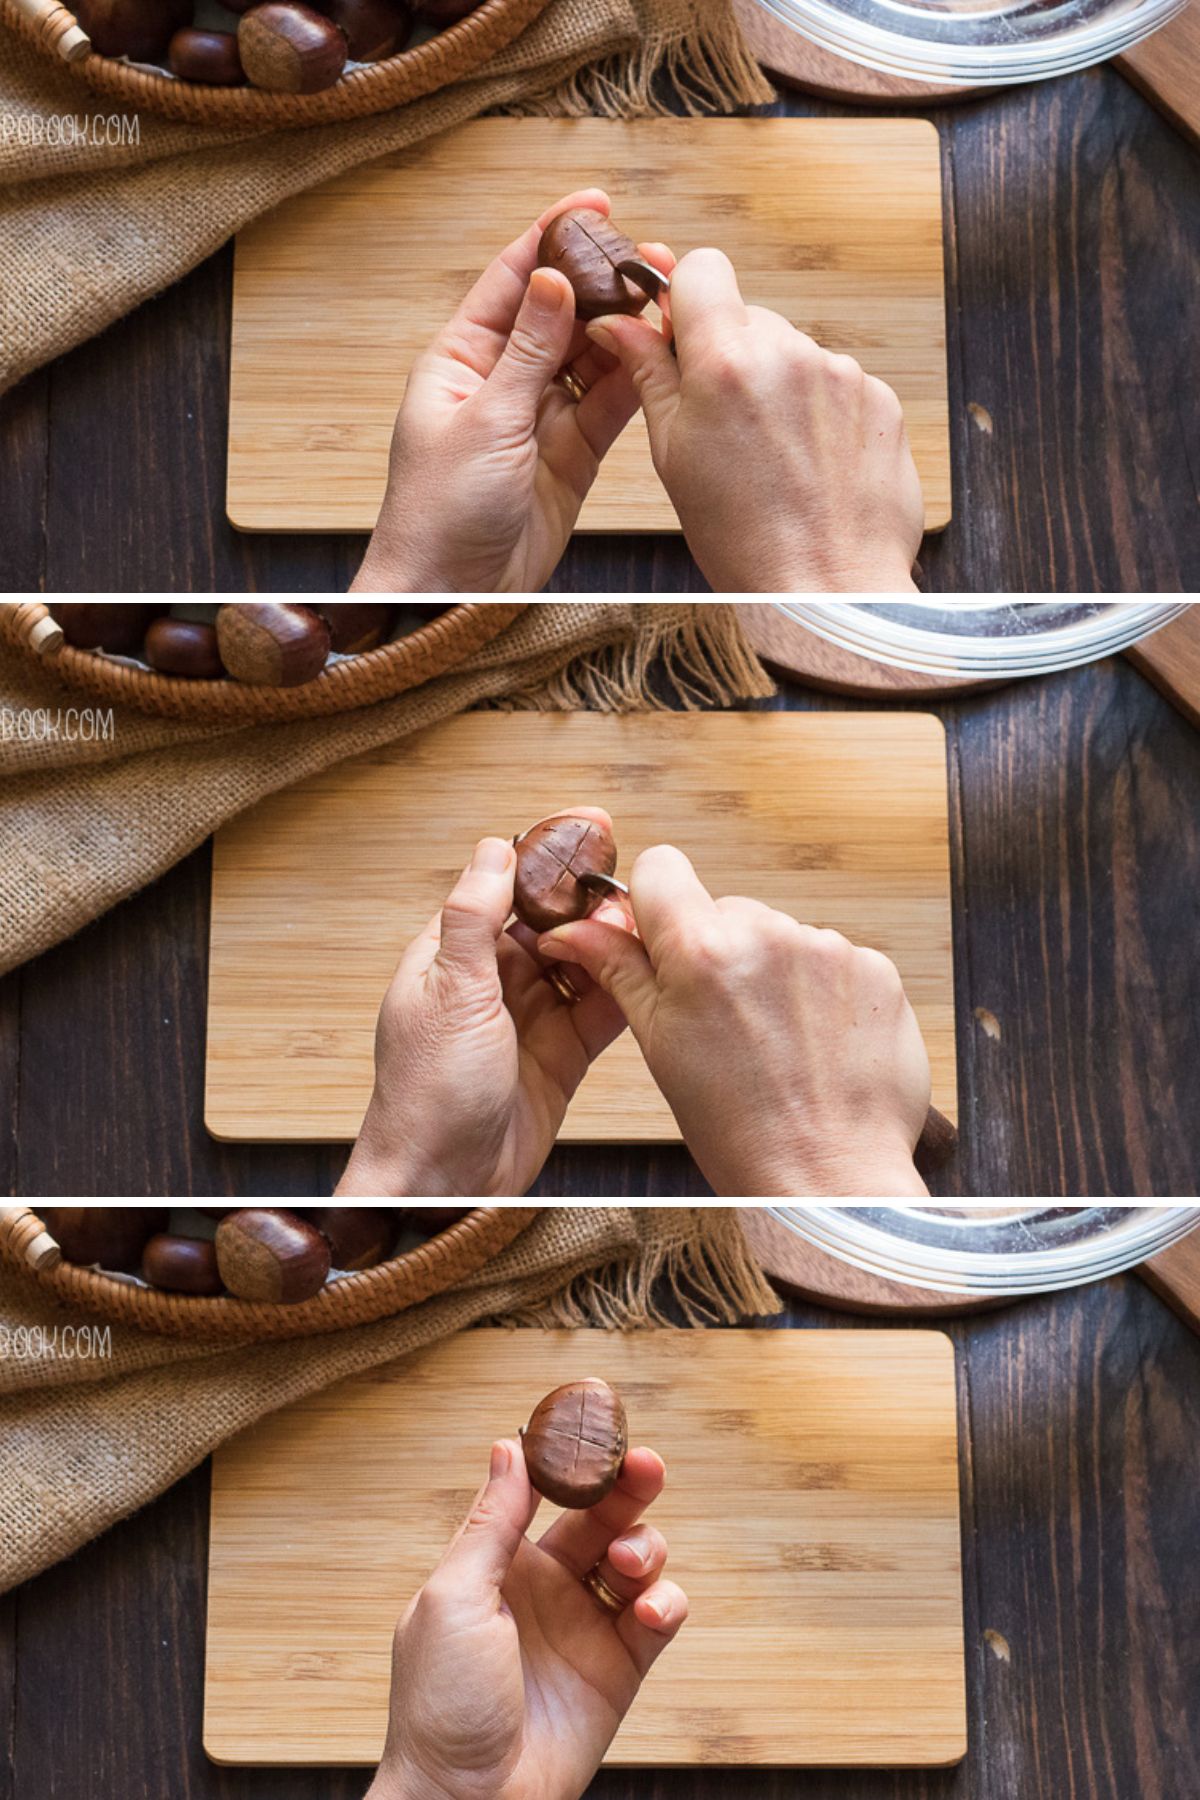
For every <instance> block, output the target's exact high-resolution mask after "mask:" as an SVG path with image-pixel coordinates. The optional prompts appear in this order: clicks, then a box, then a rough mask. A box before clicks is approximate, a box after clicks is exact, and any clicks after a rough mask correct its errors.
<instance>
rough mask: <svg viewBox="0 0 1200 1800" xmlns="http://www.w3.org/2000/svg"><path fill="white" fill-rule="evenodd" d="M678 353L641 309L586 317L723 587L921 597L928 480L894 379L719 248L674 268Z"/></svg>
mask: <svg viewBox="0 0 1200 1800" xmlns="http://www.w3.org/2000/svg"><path fill="white" fill-rule="evenodd" d="M670 315H671V322H672V326H673V329H674V335H675V345H676V350H677V352H678V360H676V359H675V357H673V356H672V355H671V353H670V349H669V347H668V343H667V340H666V339H665V338H664V336H663V335H662V333H661V332H659V331H657V330H655V329H654V327H653V326H652V325H651V324H650V323H649V321H647V320H646V319H643V318H625V317H618V316H611V317H606V318H603V319H596V320H593V321H592V323H591V324H590V325H589V326H588V327H587V334H588V336H589V337H590V338H591V340H592V342H593V343H594V344H595V345H597V346H598V347H599V348H601V349H603V350H606V351H611V352H612V353H613V354H614V355H615V356H617V357H619V358H620V361H621V364H622V366H623V367H624V368H625V369H626V370H627V371H628V373H629V376H630V378H631V380H632V382H633V385H634V387H635V388H636V390H637V393H638V396H639V398H640V400H641V403H642V407H643V410H644V412H645V414H646V423H647V425H648V426H649V430H650V447H651V450H652V451H653V454H654V466H655V468H656V469H657V470H658V473H659V475H660V477H661V479H662V482H663V485H664V486H665V488H666V490H667V492H668V494H669V495H670V496H671V500H672V501H673V503H674V506H675V510H676V512H677V513H678V514H679V522H680V524H681V525H682V526H683V530H684V534H685V536H686V537H687V541H688V544H689V546H690V548H691V551H692V554H693V556H694V557H695V558H696V561H697V563H699V565H700V568H701V569H702V570H703V572H704V575H705V576H706V578H707V579H708V581H709V582H710V584H711V585H712V587H713V588H715V589H716V590H717V591H718V592H734V593H738V592H742V591H743V590H748V589H765V590H770V591H777V592H799V591H804V590H808V591H814V592H839V591H843V592H844V591H850V592H856V591H860V590H864V589H876V590H882V591H889V592H904V593H911V592H915V589H914V587H913V582H912V565H913V562H914V560H915V558H916V554H917V550H918V548H919V546H920V543H921V532H922V528H923V507H922V502H921V484H920V481H919V479H918V477H917V471H916V466H915V464H914V462H913V459H912V452H911V450H910V449H909V443H908V435H907V432H906V431H905V427H904V416H903V414H902V412H901V410H900V402H899V400H897V398H896V396H895V394H894V393H893V392H892V390H891V388H889V387H887V386H885V384H884V383H883V382H882V381H877V380H876V379H875V378H874V377H873V376H871V375H866V374H864V373H863V371H862V369H861V368H860V367H859V365H858V364H857V363H856V362H855V361H854V359H853V358H852V357H849V356H834V355H831V354H830V353H829V352H828V351H827V350H823V349H821V347H820V345H819V344H816V343H814V342H813V340H812V338H810V337H806V336H805V335H804V333H803V332H802V331H797V330H796V329H795V327H794V326H793V325H791V324H789V323H788V321H787V320H786V319H784V318H782V317H781V316H780V314H778V313H775V312H771V311H769V310H768V309H767V308H766V307H762V306H747V305H746V303H745V301H744V300H743V299H742V296H741V293H740V292H739V289H738V284H737V277H736V276H735V274H734V271H733V268H732V266H731V264H730V262H729V260H728V258H727V257H725V256H723V255H722V254H721V252H720V251H719V250H693V251H692V252H691V253H690V254H689V255H687V256H685V257H684V258H683V260H682V261H681V262H680V263H679V265H678V267H677V268H676V269H675V271H674V273H673V274H672V276H671V295H670Z"/></svg>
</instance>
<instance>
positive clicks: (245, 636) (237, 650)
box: [217, 13, 330, 687]
mask: <svg viewBox="0 0 1200 1800" xmlns="http://www.w3.org/2000/svg"><path fill="white" fill-rule="evenodd" d="M246 16H247V18H249V17H251V16H252V15H251V14H249V13H248V14H247V15H246ZM217 645H218V648H219V650H220V653H221V661H222V662H223V663H224V665H225V667H226V668H227V669H228V671H229V673H230V674H231V675H232V676H234V677H235V679H236V680H238V681H252V682H260V683H263V684H265V685H266V686H267V687H299V686H300V685H301V684H302V683H303V682H306V681H311V680H312V679H313V677H314V676H316V675H319V674H320V673H321V670H322V669H323V668H324V667H325V659H326V657H327V656H328V655H329V645H330V635H329V627H328V625H327V624H326V623H325V621H324V619H322V618H321V616H320V614H319V613H316V612H314V611H313V609H312V607H311V606H291V605H286V604H280V603H278V602H276V601H248V602H247V601H238V602H233V603H231V604H230V605H228V606H223V607H222V608H221V609H220V611H219V612H218V614H217Z"/></svg>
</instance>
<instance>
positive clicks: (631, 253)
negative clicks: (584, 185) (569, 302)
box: [538, 206, 650, 319]
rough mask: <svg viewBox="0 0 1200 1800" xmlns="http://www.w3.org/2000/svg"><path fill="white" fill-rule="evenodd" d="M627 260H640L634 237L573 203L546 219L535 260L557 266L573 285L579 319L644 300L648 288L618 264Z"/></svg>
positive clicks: (638, 307)
mask: <svg viewBox="0 0 1200 1800" xmlns="http://www.w3.org/2000/svg"><path fill="white" fill-rule="evenodd" d="M626 261H633V262H638V263H640V262H641V261H642V258H641V257H640V256H639V254H638V247H637V245H636V244H635V243H634V241H633V239H632V238H628V237H626V236H625V233H624V232H623V231H618V229H617V227H616V226H615V225H614V224H613V222H612V220H611V219H608V218H606V217H605V215H604V214H603V213H601V212H596V211H594V210H593V209H592V208H591V207H589V206H577V207H573V208H572V209H571V211H570V212H563V213H559V215H558V217H557V218H554V219H551V221H550V223H549V224H548V225H547V227H546V229H545V231H543V233H542V239H541V243H540V244H539V245H538V262H539V263H540V264H542V265H543V267H545V268H548V269H561V271H562V273H563V274H564V275H565V276H566V278H567V280H568V281H569V282H570V284H571V286H572V288H573V289H574V292H575V313H576V317H577V318H580V319H598V318H600V317H601V315H602V314H604V313H640V312H641V311H642V310H643V308H644V307H646V306H648V305H649V303H650V295H649V293H648V292H647V291H645V290H644V289H643V288H641V287H639V286H638V285H637V283H636V282H633V281H630V280H629V278H628V276H626V275H622V274H621V272H620V269H619V268H618V266H617V265H618V264H619V263H622V262H626Z"/></svg>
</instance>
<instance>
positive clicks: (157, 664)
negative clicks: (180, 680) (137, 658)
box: [143, 618, 225, 681]
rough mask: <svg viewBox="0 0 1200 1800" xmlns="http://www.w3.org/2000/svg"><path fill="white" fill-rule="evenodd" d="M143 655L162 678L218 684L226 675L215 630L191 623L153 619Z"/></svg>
mask: <svg viewBox="0 0 1200 1800" xmlns="http://www.w3.org/2000/svg"><path fill="white" fill-rule="evenodd" d="M143 654H144V656H145V659H146V661H147V662H148V663H149V664H150V667H151V668H152V669H157V670H158V671H159V673H160V674H162V675H187V676H190V677H191V678H192V679H194V680H197V681H219V680H220V678H221V676H222V675H224V673H225V670H224V668H223V666H222V663H221V653H220V651H219V650H218V649H217V633H216V629H215V627H214V626H212V625H198V624H195V623H194V622H193V621H192V620H191V619H169V618H168V619H155V620H154V622H153V623H152V624H151V626H150V629H149V631H148V632H147V633H146V644H145V649H144V652H143Z"/></svg>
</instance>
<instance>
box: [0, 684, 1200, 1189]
mask: <svg viewBox="0 0 1200 1800" xmlns="http://www.w3.org/2000/svg"><path fill="white" fill-rule="evenodd" d="M770 704H774V705H778V706H781V707H810V708H816V709H820V708H827V707H836V706H839V705H848V706H852V705H854V704H855V703H853V702H839V701H836V700H833V699H831V698H826V697H823V696H819V695H815V694H811V693H805V692H804V691H803V690H802V689H800V688H798V687H785V688H783V689H782V690H781V692H780V694H779V696H778V697H777V699H776V700H775V701H774V702H771V703H770ZM938 710H939V712H940V714H941V716H942V718H943V719H944V721H945V724H946V730H947V744H948V764H949V780H950V817H951V853H952V884H953V898H954V918H955V983H956V994H957V1002H958V1058H959V1091H960V1099H961V1113H962V1124H963V1141H962V1145H961V1148H960V1151H959V1154H958V1155H957V1156H956V1158H955V1160H954V1161H953V1162H952V1163H951V1165H950V1166H949V1167H948V1168H947V1169H946V1170H945V1171H944V1172H943V1173H942V1175H941V1176H940V1177H939V1188H940V1191H942V1192H945V1193H950V1194H953V1193H961V1192H965V1193H973V1194H1016V1195H1031V1194H1032V1195H1039V1194H1050V1195H1062V1196H1067V1197H1079V1196H1084V1197H1086V1196H1089V1195H1093V1196H1103V1195H1117V1196H1122V1195H1131V1194H1134V1195H1140V1196H1147V1197H1154V1196H1167V1197H1183V1196H1190V1195H1194V1194H1196V1193H1197V1191H1200V957H1198V955H1197V946H1198V945H1200V733H1197V732H1196V731H1194V730H1193V729H1192V728H1191V727H1190V726H1189V725H1187V724H1186V723H1185V722H1184V720H1183V719H1182V718H1181V717H1180V716H1179V714H1178V713H1176V712H1175V711H1174V710H1173V709H1172V707H1171V706H1170V705H1168V703H1167V702H1166V701H1165V700H1164V699H1163V698H1162V697H1161V696H1160V695H1159V694H1158V693H1157V692H1156V691H1155V690H1154V689H1153V688H1152V687H1151V686H1150V685H1149V683H1148V682H1146V681H1145V680H1144V679H1143V677H1142V676H1141V675H1139V674H1138V673H1137V672H1136V670H1134V669H1133V668H1132V667H1130V666H1129V665H1128V664H1127V663H1125V662H1124V661H1123V660H1116V661H1112V662H1105V663H1101V664H1097V665H1094V666H1092V667H1091V668H1087V669H1080V670H1076V671H1073V672H1070V673H1067V674H1064V675H1060V676H1055V677H1050V678H1046V679H1044V680H1039V681H1035V682H1032V683H1029V684H1026V685H1023V686H1014V687H1010V688H1006V689H1001V690H998V691H995V692H992V693H987V694H980V695H975V696H972V697H969V698H966V699H959V700H955V701H953V702H947V703H945V704H943V705H941V706H940V707H939V708H938ZM208 889H209V853H208V851H207V849H205V850H201V851H198V852H197V853H196V854H195V855H194V856H192V857H190V858H188V860H187V861H186V862H184V863H182V864H181V865H180V866H179V867H178V868H176V869H175V870H173V871H172V872H171V873H170V874H169V875H167V876H166V877H165V878H164V879H163V880H162V881H160V882H159V883H158V884H157V885H156V886H154V887H152V888H150V889H148V890H147V891H146V892H144V893H143V894H141V895H138V896H137V897H135V898H134V899H133V900H131V901H129V902H128V903H127V904H125V905H124V906H122V907H119V908H117V909H116V910H115V911H114V912H112V913H110V914H109V915H108V916H107V917H105V918H103V919H101V920H99V921H98V922H97V923H96V924H95V925H93V926H91V927H90V928H89V929H88V930H86V931H84V932H83V933H81V934H80V935H79V936H78V937H77V938H76V939H74V940H73V941H72V942H70V943H68V944H65V945H63V946H61V947H60V948H58V949H56V950H54V951H51V952H50V953H48V954H47V955H45V956H43V957H41V958H40V959H39V960H38V961H37V962H35V963H33V964H30V965H29V966H27V967H26V968H25V969H23V970H18V971H17V972H16V973H15V974H13V975H11V976H9V977H8V979H7V980H5V981H2V982H0V1193H3V1192H8V1191H12V1192H15V1193H18V1194H21V1195H48V1194H58V1195H71V1194H95V1195H122V1194H133V1195H139V1194H145V1195H153V1194H158V1193H173V1194H178V1195H215V1196H218V1197H220V1196H222V1195H234V1196H237V1195H244V1194H247V1193H249V1194H262V1195H289V1194H290V1195H296V1194H311V1193H326V1192H329V1191H330V1190H331V1188H332V1186H333V1184H334V1182H335V1181H336V1180H337V1178H338V1175H339V1174H340V1171H341V1168H342V1166H343V1164H344V1160H345V1150H344V1149H343V1148H341V1147H338V1146H335V1145H329V1146H320V1145H318V1146H312V1147H306V1146H290V1147H278V1146H276V1147H272V1146H256V1145H231V1144H218V1143H215V1142H213V1141H212V1140H211V1139H210V1138H209V1137H208V1136H207V1134H206V1133H205V1130H204V1126H203V1085H204V1075H203V1064H204V1015H205V989H206V962H207V927H208ZM534 1191H535V1192H536V1193H537V1194H539V1195H542V1196H553V1197H560V1198H565V1199H572V1198H575V1197H578V1196H587V1195H596V1194H608V1195H614V1196H617V1195H624V1194H630V1195H662V1196H667V1197H686V1196H688V1195H695V1194H703V1193H705V1192H706V1191H707V1190H706V1189H705V1187H704V1185H703V1182H702V1181H701V1179H700V1176H699V1174H698V1172H697V1171H696V1169H695V1167H694V1165H693V1164H692V1162H691V1160H690V1158H689V1157H688V1156H687V1154H686V1152H684V1151H683V1150H682V1149H678V1148H674V1147H664V1148H662V1149H659V1150H654V1151H647V1150H641V1149H626V1148H621V1147H604V1148H597V1147H579V1146H569V1147H563V1148H560V1149H557V1150H556V1151H555V1152H554V1153H553V1154H552V1156H551V1158H550V1161H549V1163H548V1164H547V1167H546V1169H545V1171H544V1173H543V1175H542V1177H541V1179H540V1180H539V1182H538V1184H537V1187H536V1188H535V1190H534Z"/></svg>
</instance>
